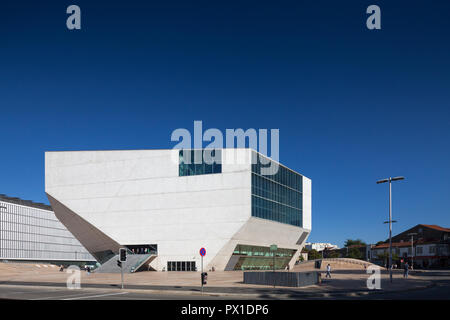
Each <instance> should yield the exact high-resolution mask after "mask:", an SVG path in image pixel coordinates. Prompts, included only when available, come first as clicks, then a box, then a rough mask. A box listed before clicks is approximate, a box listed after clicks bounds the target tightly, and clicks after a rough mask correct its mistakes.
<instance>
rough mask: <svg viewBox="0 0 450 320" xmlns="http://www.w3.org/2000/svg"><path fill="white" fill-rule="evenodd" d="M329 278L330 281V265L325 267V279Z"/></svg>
mask: <svg viewBox="0 0 450 320" xmlns="http://www.w3.org/2000/svg"><path fill="white" fill-rule="evenodd" d="M328 277H330V279H331V266H330V264H328V265H327V274H326V275H325V278H328Z"/></svg>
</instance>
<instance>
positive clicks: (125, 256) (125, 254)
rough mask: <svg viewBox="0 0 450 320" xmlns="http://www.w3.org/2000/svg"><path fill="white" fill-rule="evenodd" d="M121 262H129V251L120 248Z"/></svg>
mask: <svg viewBox="0 0 450 320" xmlns="http://www.w3.org/2000/svg"><path fill="white" fill-rule="evenodd" d="M119 260H120V261H121V262H125V261H127V249H125V248H120V250H119Z"/></svg>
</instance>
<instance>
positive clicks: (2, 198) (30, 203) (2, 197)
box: [0, 194, 53, 211]
mask: <svg viewBox="0 0 450 320" xmlns="http://www.w3.org/2000/svg"><path fill="white" fill-rule="evenodd" d="M0 201H4V202H9V203H14V204H20V205H22V206H27V207H32V208H37V209H43V210H49V211H53V209H52V207H51V206H49V205H47V204H45V203H40V202H33V201H31V200H23V199H20V198H17V197H8V196H7V195H5V194H0Z"/></svg>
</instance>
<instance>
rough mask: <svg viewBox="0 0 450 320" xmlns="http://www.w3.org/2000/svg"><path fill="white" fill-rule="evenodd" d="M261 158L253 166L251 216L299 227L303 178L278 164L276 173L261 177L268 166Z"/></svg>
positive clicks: (300, 223)
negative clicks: (262, 169) (262, 171)
mask: <svg viewBox="0 0 450 320" xmlns="http://www.w3.org/2000/svg"><path fill="white" fill-rule="evenodd" d="M256 155H259V154H256ZM260 157H263V156H262V155H259V156H255V157H254V159H255V158H257V162H256V163H254V164H252V216H254V217H258V218H262V219H268V220H272V221H277V222H281V223H286V224H290V225H293V226H297V227H302V176H301V175H300V174H298V173H296V172H294V171H292V170H290V169H288V168H286V167H284V166H281V165H279V167H278V171H277V173H276V174H274V175H262V174H261V168H263V167H266V166H268V165H265V164H263V163H261V160H260ZM263 158H265V160H266V161H272V160H269V159H268V158H266V157H263ZM266 161H265V163H266Z"/></svg>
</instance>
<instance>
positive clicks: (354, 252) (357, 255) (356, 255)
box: [347, 248, 363, 259]
mask: <svg viewBox="0 0 450 320" xmlns="http://www.w3.org/2000/svg"><path fill="white" fill-rule="evenodd" d="M347 258H353V259H362V258H363V255H362V253H361V251H360V250H359V249H358V248H351V249H349V250H348V255H347Z"/></svg>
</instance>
